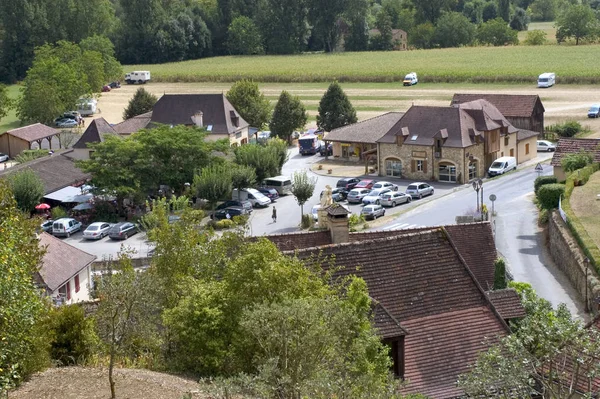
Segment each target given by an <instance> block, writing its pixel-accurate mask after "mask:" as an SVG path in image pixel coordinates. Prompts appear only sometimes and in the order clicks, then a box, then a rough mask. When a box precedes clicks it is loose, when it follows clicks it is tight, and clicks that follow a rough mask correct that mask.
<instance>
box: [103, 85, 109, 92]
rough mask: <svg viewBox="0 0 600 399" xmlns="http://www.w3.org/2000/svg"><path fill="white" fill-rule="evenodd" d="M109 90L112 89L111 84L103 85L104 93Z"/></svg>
mask: <svg viewBox="0 0 600 399" xmlns="http://www.w3.org/2000/svg"><path fill="white" fill-rule="evenodd" d="M107 91H110V86H109V85H104V86H102V93H106V92H107Z"/></svg>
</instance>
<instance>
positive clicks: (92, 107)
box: [77, 97, 98, 116]
mask: <svg viewBox="0 0 600 399" xmlns="http://www.w3.org/2000/svg"><path fill="white" fill-rule="evenodd" d="M77 111H78V112H79V114H80V115H81V116H90V115H94V114H95V113H96V112H97V111H98V101H96V99H95V98H89V97H81V98H80V99H79V100H77Z"/></svg>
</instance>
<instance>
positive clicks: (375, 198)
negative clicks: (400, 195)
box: [362, 188, 392, 205]
mask: <svg viewBox="0 0 600 399" xmlns="http://www.w3.org/2000/svg"><path fill="white" fill-rule="evenodd" d="M390 192H392V190H391V189H389V188H379V189H373V190H371V192H370V193H369V194H368V195H366V196H365V197H364V198H363V200H362V203H363V204H364V205H369V204H377V205H379V204H380V203H381V196H382V195H383V194H386V193H390Z"/></svg>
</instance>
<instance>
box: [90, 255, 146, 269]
mask: <svg viewBox="0 0 600 399" xmlns="http://www.w3.org/2000/svg"><path fill="white" fill-rule="evenodd" d="M151 259H152V258H148V257H146V258H133V259H131V263H132V265H133V268H134V269H143V268H146V267H148V266H150V260H151ZM118 264H119V261H118V260H116V259H112V260H98V261H96V262H94V263H92V272H101V271H103V270H106V268H107V266H108V265H111V266H112V268H116V267H117V266H118Z"/></svg>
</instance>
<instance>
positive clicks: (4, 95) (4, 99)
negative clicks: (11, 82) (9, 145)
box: [0, 83, 15, 120]
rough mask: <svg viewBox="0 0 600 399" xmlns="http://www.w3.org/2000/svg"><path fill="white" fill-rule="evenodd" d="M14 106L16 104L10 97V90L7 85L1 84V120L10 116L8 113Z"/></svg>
mask: <svg viewBox="0 0 600 399" xmlns="http://www.w3.org/2000/svg"><path fill="white" fill-rule="evenodd" d="M14 105H15V102H14V101H13V99H12V98H10V97H9V96H8V89H7V88H6V86H5V85H3V84H2V83H0V120H2V118H4V117H5V116H6V115H8V111H10V110H11V109H12V108H13V107H14Z"/></svg>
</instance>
